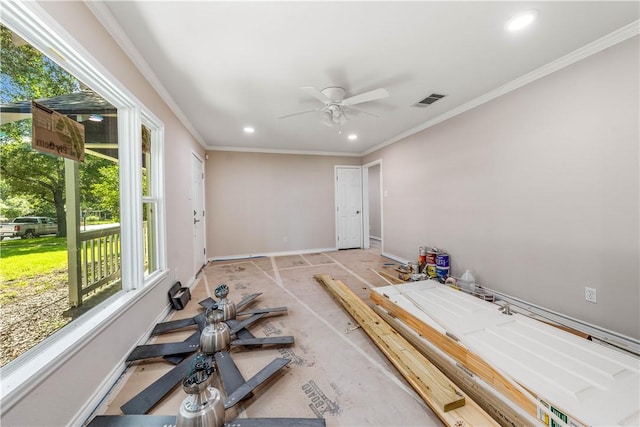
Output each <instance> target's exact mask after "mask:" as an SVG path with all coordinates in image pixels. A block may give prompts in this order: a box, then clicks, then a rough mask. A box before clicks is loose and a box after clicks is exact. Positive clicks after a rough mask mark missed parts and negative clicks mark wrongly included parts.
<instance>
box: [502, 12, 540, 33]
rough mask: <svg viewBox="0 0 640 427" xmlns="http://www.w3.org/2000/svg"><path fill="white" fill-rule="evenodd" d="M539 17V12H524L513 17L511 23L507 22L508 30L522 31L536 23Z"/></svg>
mask: <svg viewBox="0 0 640 427" xmlns="http://www.w3.org/2000/svg"><path fill="white" fill-rule="evenodd" d="M537 16H538V11H537V10H533V9H532V10H527V11H525V12H522V13H520V14H518V15H516V16H514V17H512V18H511V19H509V21H508V22H507V30H509V31H519V30H522V29H523V28H525V27H527V26H529V25H530V24H531V23H532V22H533V21H535V20H536V17H537Z"/></svg>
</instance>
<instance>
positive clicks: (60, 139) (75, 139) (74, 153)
mask: <svg viewBox="0 0 640 427" xmlns="http://www.w3.org/2000/svg"><path fill="white" fill-rule="evenodd" d="M31 114H32V117H33V131H32V132H33V134H32V138H31V146H32V147H33V148H34V149H36V150H38V151H42V152H43V153H49V154H54V155H56V156H60V157H66V158H68V159H71V160H76V161H79V162H84V125H83V124H81V123H78V122H76V121H75V120H73V119H70V118H69V117H67V116H65V115H63V114H60V113H58V112H56V111H54V110H51V109H49V108H47V107H45V106H43V105H40V104H38V103H37V102H31Z"/></svg>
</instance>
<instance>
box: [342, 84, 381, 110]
mask: <svg viewBox="0 0 640 427" xmlns="http://www.w3.org/2000/svg"><path fill="white" fill-rule="evenodd" d="M388 96H389V92H387V90H386V89H382V88H380V89H374V90H370V91H369V92H365V93H361V94H360V95H355V96H352V97H350V98H347V99H343V100H342V102H341V103H340V104H341V105H345V106H349V105H356V104H361V103H363V102H369V101H375V100H376V99H382V98H386V97H388Z"/></svg>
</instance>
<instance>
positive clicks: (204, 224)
mask: <svg viewBox="0 0 640 427" xmlns="http://www.w3.org/2000/svg"><path fill="white" fill-rule="evenodd" d="M194 158H195V159H196V160H198V161H199V162H200V163H201V164H202V186H201V188H202V194H201V195H200V199H201V200H202V247H203V249H204V253H203V255H202V257H203V264H202V265H201V266H200V268H198V269H196V267H195V263H194V270H195V271H194V272H193V275H194V277H195V276H197V275H198V273H199V272H200V270H202V267H204V266H205V265H207V221H206V209H205V207H206V205H207V204H206V199H205V195H206V193H207V192H206V191H205V182H206V181H205V179H204V178H205V159H204V158H203V157H202V156H200V155H199V154H198V153H196V152H195V151H191V166H193V159H194ZM205 158H206V156H205ZM191 179H192V181H191V206H190V207H189V210H190V211H191V210H193V198H194V194H193V192H194V191H195V188H194V185H193V184H194V183H193V170H192V171H191ZM191 245H192V248H194V247H195V241H192V242H191ZM195 255H196V254H195V253H194V257H195ZM194 261H195V260H194Z"/></svg>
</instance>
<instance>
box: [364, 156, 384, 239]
mask: <svg viewBox="0 0 640 427" xmlns="http://www.w3.org/2000/svg"><path fill="white" fill-rule="evenodd" d="M378 165H379V166H380V246H381V251H382V249H383V248H384V217H383V211H384V209H383V203H384V198H383V197H382V196H383V194H384V192H383V191H382V159H378V160H374V161H373V162H369V163H367V164H365V165H362V219H363V221H362V238H363V242H364V245H363V248H364V249H369V248H370V247H371V244H370V240H371V236H370V235H369V215H370V212H369V168H371V167H373V166H378Z"/></svg>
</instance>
